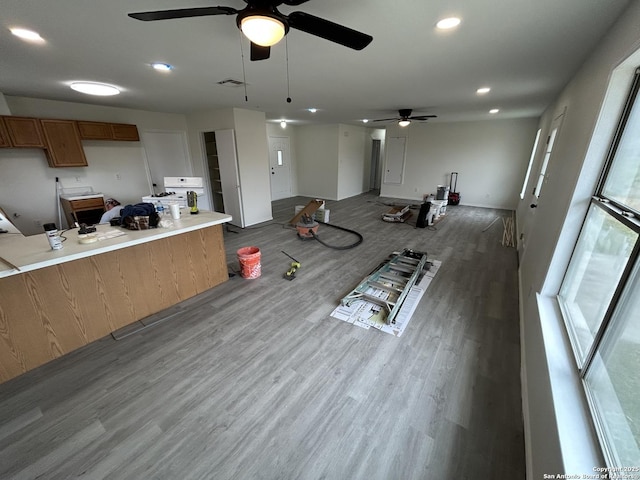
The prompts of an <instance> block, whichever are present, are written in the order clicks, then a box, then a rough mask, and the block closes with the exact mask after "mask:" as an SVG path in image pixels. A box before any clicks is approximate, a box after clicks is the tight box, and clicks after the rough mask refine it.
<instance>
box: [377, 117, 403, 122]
mask: <svg viewBox="0 0 640 480" xmlns="http://www.w3.org/2000/svg"><path fill="white" fill-rule="evenodd" d="M391 120H400V119H399V118H397V117H395V118H378V119H377V120H371V121H372V122H390V121H391Z"/></svg>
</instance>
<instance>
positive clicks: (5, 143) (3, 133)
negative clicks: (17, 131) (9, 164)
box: [0, 118, 11, 148]
mask: <svg viewBox="0 0 640 480" xmlns="http://www.w3.org/2000/svg"><path fill="white" fill-rule="evenodd" d="M10 146H11V141H10V140H9V132H7V127H5V126H4V120H2V118H0V148H5V147H10Z"/></svg>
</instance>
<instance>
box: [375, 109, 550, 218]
mask: <svg viewBox="0 0 640 480" xmlns="http://www.w3.org/2000/svg"><path fill="white" fill-rule="evenodd" d="M537 123H538V119H528V118H527V119H516V120H486V121H480V122H455V123H435V122H434V123H419V122H414V123H412V124H411V125H410V126H409V127H408V128H400V127H397V126H395V125H391V126H389V127H387V136H389V137H390V136H407V137H408V138H407V146H406V163H405V169H404V177H403V184H401V185H393V184H385V183H384V178H383V183H382V186H381V191H380V195H381V196H384V197H392V198H404V199H409V200H422V198H423V195H424V194H425V193H435V192H436V189H437V186H438V185H448V184H449V181H450V173H451V172H458V173H459V179H458V188H457V190H458V191H459V192H461V202H460V203H461V204H463V205H474V206H479V207H491V208H506V209H515V207H516V205H517V200H518V198H519V197H518V195H519V193H520V187H521V185H522V181H523V179H524V174H525V170H526V166H527V163H528V161H529V157H530V155H531V147H532V146H533V141H534V139H535V134H536V126H537Z"/></svg>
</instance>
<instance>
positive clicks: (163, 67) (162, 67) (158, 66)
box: [151, 62, 173, 72]
mask: <svg viewBox="0 0 640 480" xmlns="http://www.w3.org/2000/svg"><path fill="white" fill-rule="evenodd" d="M151 66H152V67H153V69H154V70H157V71H159V72H170V71H171V70H173V67H172V66H171V65H169V64H168V63H159V62H156V63H152V64H151Z"/></svg>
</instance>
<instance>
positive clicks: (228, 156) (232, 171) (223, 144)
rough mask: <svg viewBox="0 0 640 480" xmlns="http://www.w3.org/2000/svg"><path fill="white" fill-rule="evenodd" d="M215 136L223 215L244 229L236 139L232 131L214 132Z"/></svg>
mask: <svg viewBox="0 0 640 480" xmlns="http://www.w3.org/2000/svg"><path fill="white" fill-rule="evenodd" d="M215 134H216V148H217V150H218V166H219V167H220V180H221V182H220V183H221V185H222V198H223V201H224V213H226V214H228V215H231V217H232V218H233V219H232V220H231V221H230V222H229V223H231V224H232V225H235V226H237V227H240V228H244V213H243V208H242V189H241V185H240V172H239V170H238V153H237V151H236V137H235V134H234V132H233V130H216V132H215Z"/></svg>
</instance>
